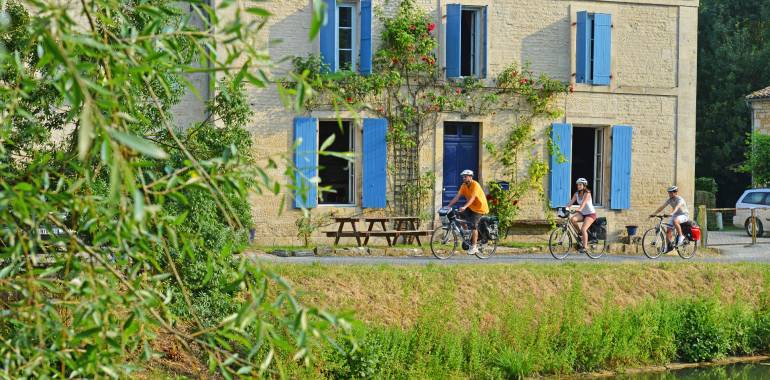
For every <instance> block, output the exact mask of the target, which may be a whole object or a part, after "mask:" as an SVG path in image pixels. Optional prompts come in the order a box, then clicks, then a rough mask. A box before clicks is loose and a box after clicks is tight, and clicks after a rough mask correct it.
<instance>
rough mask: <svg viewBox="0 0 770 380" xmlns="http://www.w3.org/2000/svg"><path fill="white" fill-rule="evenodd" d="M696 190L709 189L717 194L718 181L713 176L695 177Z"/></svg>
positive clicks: (708, 190)
mask: <svg viewBox="0 0 770 380" xmlns="http://www.w3.org/2000/svg"><path fill="white" fill-rule="evenodd" d="M695 190H696V191H697V190H700V191H707V192H709V193H712V194H716V193H717V192H718V191H719V186H718V185H717V181H716V180H715V179H714V178H711V177H698V178H696V179H695Z"/></svg>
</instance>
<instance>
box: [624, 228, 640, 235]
mask: <svg viewBox="0 0 770 380" xmlns="http://www.w3.org/2000/svg"><path fill="white" fill-rule="evenodd" d="M637 228H639V227H638V226H626V232H628V236H634V235H636V229H637Z"/></svg>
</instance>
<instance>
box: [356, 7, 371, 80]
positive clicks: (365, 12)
mask: <svg viewBox="0 0 770 380" xmlns="http://www.w3.org/2000/svg"><path fill="white" fill-rule="evenodd" d="M359 62H360V63H359V70H360V71H361V74H364V75H369V74H371V73H372V0H361V60H360V61H359Z"/></svg>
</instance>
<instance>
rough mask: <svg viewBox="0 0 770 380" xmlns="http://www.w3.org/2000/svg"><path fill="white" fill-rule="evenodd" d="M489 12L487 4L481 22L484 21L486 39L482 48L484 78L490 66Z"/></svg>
mask: <svg viewBox="0 0 770 380" xmlns="http://www.w3.org/2000/svg"><path fill="white" fill-rule="evenodd" d="M488 14H489V13H488V12H487V6H486V5H485V6H484V9H483V10H482V13H481V18H482V21H481V22H483V23H484V24H483V28H484V41H483V43H482V45H481V48H482V49H483V50H482V51H481V59H482V60H483V61H482V62H481V65H482V66H481V77H482V78H486V77H487V67H488V66H489V64H487V43H488V41H489V38H488V36H489V20H488V19H487V17H488V16H487V15H488Z"/></svg>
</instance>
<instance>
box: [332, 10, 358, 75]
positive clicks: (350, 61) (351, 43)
mask: <svg viewBox="0 0 770 380" xmlns="http://www.w3.org/2000/svg"><path fill="white" fill-rule="evenodd" d="M337 12H338V13H337V20H338V22H337V41H338V44H337V62H338V63H339V69H340V70H352V69H353V68H355V67H356V54H354V52H357V51H356V41H355V38H353V37H354V36H355V35H356V17H355V14H356V7H355V5H353V4H340V5H338V6H337Z"/></svg>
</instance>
